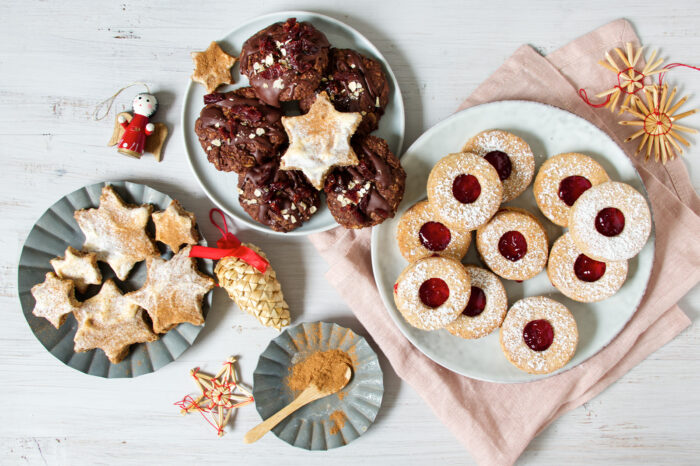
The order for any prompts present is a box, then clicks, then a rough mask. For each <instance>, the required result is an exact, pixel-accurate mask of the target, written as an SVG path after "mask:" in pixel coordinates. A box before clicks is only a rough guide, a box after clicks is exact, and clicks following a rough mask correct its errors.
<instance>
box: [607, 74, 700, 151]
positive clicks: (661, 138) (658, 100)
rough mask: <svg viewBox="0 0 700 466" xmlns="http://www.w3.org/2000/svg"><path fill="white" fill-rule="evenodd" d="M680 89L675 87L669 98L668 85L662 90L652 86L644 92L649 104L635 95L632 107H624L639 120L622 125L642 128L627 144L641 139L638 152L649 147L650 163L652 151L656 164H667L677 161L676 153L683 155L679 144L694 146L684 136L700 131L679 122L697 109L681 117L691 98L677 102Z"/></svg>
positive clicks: (627, 140)
mask: <svg viewBox="0 0 700 466" xmlns="http://www.w3.org/2000/svg"><path fill="white" fill-rule="evenodd" d="M676 90H677V89H676V88H675V87H674V88H673V90H672V91H671V93H670V95H669V94H668V85H666V84H664V85H663V86H661V87H659V86H649V87H648V88H647V89H645V90H644V96H645V97H646V105H645V103H644V101H643V99H642V98H641V97H639V96H634V98H633V99H632V100H631V105H630V106H623V109H624V110H625V111H627V112H629V113H630V114H631V115H633V116H635V117H637V120H631V121H621V122H620V124H621V125H627V126H640V127H641V128H640V129H639V130H638V131H637V132H635V133H634V134H632V135H631V136H630V137H628V138H627V139H625V142H629V141H632V140H634V139H637V138H638V137H641V138H642V139H641V140H640V141H639V145H638V146H637V150H636V153H637V154H639V153H640V152H642V150H643V149H644V148H645V146H646V155H645V157H644V160H645V161H646V160H649V157H650V156H651V151H652V148H653V150H654V160H655V161H657V162H659V161H661V162H662V163H664V164H665V163H666V162H667V161H668V160H673V159H674V158H676V154H678V155H682V154H683V148H682V147H681V146H680V145H679V144H678V143H679V142H680V143H681V144H683V145H684V146H686V147H688V146H690V143H689V142H688V141H687V140H686V139H685V138H684V137H683V136H682V135H681V134H680V133H697V132H698V131H697V130H695V129H693V128H689V127H687V126H682V125H679V124H678V123H677V122H678V120H681V119H682V118H685V117H687V116H690V115H692V114H694V113H696V112H697V109H692V110H688V111H686V112H683V113H679V114H677V113H676V112H677V111H678V109H679V108H680V107H681V106H682V105H683V104H684V103H685V101H686V100H688V96H685V97H683V98H682V99H680V100H679V101H678V102H675V103H674V98H675V96H676Z"/></svg>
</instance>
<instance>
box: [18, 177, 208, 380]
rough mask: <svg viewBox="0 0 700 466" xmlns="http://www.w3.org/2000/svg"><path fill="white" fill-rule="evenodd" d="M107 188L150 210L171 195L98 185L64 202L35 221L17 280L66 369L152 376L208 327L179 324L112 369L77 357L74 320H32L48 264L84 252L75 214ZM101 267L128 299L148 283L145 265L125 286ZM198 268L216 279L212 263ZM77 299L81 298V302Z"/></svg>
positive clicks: (40, 335)
mask: <svg viewBox="0 0 700 466" xmlns="http://www.w3.org/2000/svg"><path fill="white" fill-rule="evenodd" d="M108 184H111V185H112V186H114V189H115V190H116V191H117V193H118V194H119V196H121V197H122V199H124V201H126V202H128V203H132V204H152V205H153V206H154V209H155V210H163V209H165V208H166V207H167V206H168V204H169V203H170V201H171V200H172V198H171V197H170V196H168V195H167V194H163V193H161V192H159V191H156V190H155V189H153V188H151V187H149V186H146V185H143V184H137V183H130V182H128V181H108V182H103V183H95V184H92V185H89V186H85V187H83V188H80V189H78V190H77V191H74V192H72V193H70V194H68V195H67V196H65V197H63V198H62V199H60V200H59V201H58V202H56V203H55V204H54V205H52V206H51V207H49V209H48V210H47V211H46V212H44V214H43V215H42V216H41V217H40V218H39V220H37V222H36V223H35V224H34V227H33V228H32V230H31V231H30V232H29V236H27V240H26V241H25V243H24V247H23V248H22V255H21V256H20V259H19V270H18V274H17V275H18V276H17V284H18V290H19V300H20V303H21V305H22V312H23V313H24V317H25V318H26V319H27V323H29V327H30V328H31V329H32V332H34V335H35V336H36V337H37V339H38V340H39V341H40V342H41V344H42V345H44V347H45V348H46V349H47V350H49V352H50V353H51V354H53V355H54V356H55V357H56V358H58V359H59V360H60V361H62V362H63V363H64V364H66V365H67V366H70V367H72V368H73V369H77V370H79V371H80V372H84V373H86V374H90V375H97V376H100V377H107V378H115V377H136V376H139V375H143V374H148V373H150V372H154V371H156V370H158V369H160V368H161V367H163V366H165V365H166V364H168V363H170V362H172V361H174V360H175V359H177V358H178V356H180V355H181V354H182V353H183V352H184V351H185V350H186V349H187V348H189V347H190V346H191V345H192V343H193V342H194V340H195V338H197V335H198V334H199V332H200V331H201V330H202V328H203V327H204V326H203V325H202V326H195V325H192V324H188V323H184V324H180V325H178V326H177V327H175V328H174V329H172V330H170V331H169V332H168V333H166V334H165V335H162V336H161V337H160V338H159V339H158V340H156V341H153V342H150V343H140V344H137V345H134V346H132V348H131V351H130V352H129V355H128V356H127V357H126V358H125V359H124V360H123V361H122V362H120V363H119V364H112V363H110V362H109V360H108V359H107V356H105V354H104V352H103V351H102V350H100V349H95V350H91V351H87V352H84V353H76V352H74V351H73V337H74V335H75V331H76V329H77V327H78V323H77V321H76V320H75V318H74V317H73V315H69V316H68V319H66V322H65V323H64V324H63V325H62V326H61V327H60V328H59V329H56V328H54V326H53V325H51V323H49V321H48V320H46V319H44V318H41V317H36V316H35V315H34V314H32V309H34V297H33V296H32V294H31V292H30V290H31V289H32V287H33V286H34V285H36V284H37V283H41V282H43V281H44V276H45V275H46V273H47V272H51V271H53V269H52V268H51V264H50V263H49V261H50V260H51V259H53V258H54V257H58V256H63V255H64V253H65V251H66V248H67V247H68V246H73V247H74V248H76V249H78V250H79V249H81V248H82V246H83V242H84V241H85V236H84V235H83V233H82V231H80V228H78V224H77V223H76V221H75V219H74V218H73V212H75V211H76V210H78V209H86V208H90V207H98V206H99V204H100V194H101V192H102V188H103V187H104V186H105V185H108ZM200 237H201V235H200ZM200 244H202V245H205V246H206V241H205V240H204V239H202V240H201V241H200ZM158 247H159V248H160V250H161V252H162V253H163V257H164V258H168V257H170V256H172V253H171V252H170V251H169V250H167V252H166V249H167V248H165V247H164V246H163V245H162V244H160V243H158ZM99 264H100V270H101V272H102V277H103V279H104V280H106V279H108V278H113V279H114V281H115V282H116V283H117V285H118V286H119V288H120V289H121V290H122V292H124V293H127V292H129V291H132V290H136V289H138V288H140V287H141V285H142V284H143V282H144V281H145V279H146V264H145V262H140V263H138V264H136V265H135V266H134V268H133V269H132V270H131V273H130V274H129V277H128V278H127V279H126V280H125V281H120V280H118V279H117V278H116V277H115V275H114V272H113V271H112V269H111V268H110V267H109V266H108V265H107V264H104V263H102V262H100V263H99ZM199 265H200V269H202V270H203V271H205V272H206V273H208V274H209V275H212V274H213V268H214V265H213V262H212V261H210V260H200V262H199ZM97 291H99V285H90V288H89V289H88V291H87V293H86V295H85V296H92V295H94V294H96V293H97ZM78 298H79V299H80V298H81V297H80V296H78ZM83 298H84V297H83ZM211 300H212V293H208V294H207V295H206V296H205V298H204V303H203V305H202V311H203V313H204V316H205V317H206V315H207V312H208V310H209V308H210V306H211Z"/></svg>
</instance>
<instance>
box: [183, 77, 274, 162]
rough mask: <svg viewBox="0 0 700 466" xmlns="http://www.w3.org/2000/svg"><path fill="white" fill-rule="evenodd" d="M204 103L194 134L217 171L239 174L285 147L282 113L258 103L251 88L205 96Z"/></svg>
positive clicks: (269, 158) (271, 157)
mask: <svg viewBox="0 0 700 466" xmlns="http://www.w3.org/2000/svg"><path fill="white" fill-rule="evenodd" d="M204 103H205V104H206V106H205V107H204V108H203V109H202V111H201V113H200V116H199V118H197V121H196V122H195V125H194V131H195V133H197V137H198V138H199V143H200V144H201V145H202V149H204V151H205V152H206V154H207V160H209V162H211V163H213V164H214V166H216V169H217V170H221V171H225V172H228V171H235V172H236V173H238V174H242V173H244V172H245V171H246V170H247V169H249V168H251V167H253V166H255V165H259V164H261V163H265V162H267V161H269V160H272V159H276V158H277V157H278V155H279V152H280V149H281V147H282V146H283V145H285V144H287V133H285V131H284V128H283V127H282V122H281V117H282V113H281V112H280V110H279V109H277V108H274V107H270V106H269V105H266V104H264V103H262V102H260V100H258V98H257V97H256V95H255V91H254V90H253V88H252V87H243V88H241V89H236V90H235V91H231V92H226V93H218V92H217V93H213V94H208V95H205V96H204Z"/></svg>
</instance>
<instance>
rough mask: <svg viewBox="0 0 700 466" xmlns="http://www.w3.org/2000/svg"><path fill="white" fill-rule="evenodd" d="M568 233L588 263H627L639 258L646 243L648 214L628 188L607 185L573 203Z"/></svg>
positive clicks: (618, 185)
mask: <svg viewBox="0 0 700 466" xmlns="http://www.w3.org/2000/svg"><path fill="white" fill-rule="evenodd" d="M569 232H570V233H571V239H572V240H573V241H574V243H575V244H576V246H577V247H578V248H579V249H580V250H581V251H582V252H583V253H584V254H586V255H587V256H588V257H590V258H591V259H595V260H598V261H622V260H627V259H630V258H632V257H634V256H636V255H637V254H639V251H641V250H642V248H643V247H644V245H645V244H646V242H647V239H649V235H650V234H651V212H650V211H649V206H648V205H647V202H646V199H644V196H642V195H641V194H640V193H639V192H638V191H636V190H635V189H634V188H633V187H632V186H630V185H628V184H625V183H620V182H616V181H608V182H606V183H602V184H599V185H597V186H593V187H592V188H590V189H589V190H587V191H586V192H584V193H583V194H581V196H580V197H579V198H578V199H577V200H576V202H575V203H574V205H573V207H572V208H571V211H570V212H569Z"/></svg>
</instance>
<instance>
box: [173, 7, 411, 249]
mask: <svg viewBox="0 0 700 466" xmlns="http://www.w3.org/2000/svg"><path fill="white" fill-rule="evenodd" d="M287 18H297V20H299V21H309V22H311V23H312V24H313V25H314V26H315V27H316V28H318V29H319V30H320V31H322V32H323V33H324V34H325V35H326V37H328V40H329V41H330V43H331V44H332V45H333V47H337V48H352V49H355V50H357V51H359V52H360V53H362V54H364V55H367V56H368V57H371V58H374V59H375V60H377V61H379V62H380V63H381V64H382V66H383V68H384V72H385V73H386V76H387V79H388V80H389V82H390V92H389V104H388V105H387V106H386V111H385V112H384V115H383V116H382V119H381V121H380V122H379V129H378V130H377V131H375V132H374V133H372V134H374V135H375V136H379V137H381V138H384V139H386V141H387V143H388V144H389V147H390V148H391V150H392V151H394V153H395V154H397V155H398V154H400V153H401V146H402V143H403V136H404V125H405V115H404V107H403V100H402V98H401V90H400V89H399V83H398V81H397V80H396V77H395V76H394V73H393V71H392V70H391V68H390V67H389V63H388V62H387V61H386V59H385V58H384V56H383V55H382V54H381V52H380V51H379V50H378V49H377V48H376V47H375V46H374V45H373V44H372V43H371V42H370V41H369V40H368V39H367V38H366V37H365V36H363V35H362V34H360V33H359V32H358V31H356V30H355V29H353V28H351V27H350V26H348V25H347V24H345V23H343V22H341V21H338V20H337V19H334V18H331V17H330V16H325V15H322V14H318V13H310V12H306V11H280V12H277V13H271V14H268V15H264V16H258V17H256V18H252V19H250V20H247V21H245V22H241V23H240V24H238V25H237V26H236V28H235V29H233V30H232V31H231V32H229V33H228V35H226V36H225V37H223V38H222V39H221V40H219V41H218V42H219V44H221V46H222V47H223V49H224V50H225V51H227V52H229V53H231V54H237V53H239V52H240V50H241V46H242V45H243V42H245V41H246V39H248V38H249V37H250V36H252V35H253V34H255V33H256V32H258V31H260V30H261V29H264V28H266V27H267V26H269V25H271V24H273V23H275V22H277V21H285V20H286V19H287ZM201 45H202V48H204V47H205V46H206V45H208V44H201ZM231 73H232V75H233V77H234V80H235V82H236V84H235V85H234V86H229V87H225V86H222V87H221V88H219V89H218V90H219V91H224V92H225V91H229V90H232V89H234V88H238V87H243V86H247V85H248V78H246V77H245V76H241V75H240V73H239V71H238V64H236V65H234V67H233V69H232V71H231ZM204 94H206V91H205V89H204V86H202V85H201V84H199V83H195V82H192V80H190V81H189V82H188V84H187V89H186V90H185V96H184V105H183V106H182V135H183V139H184V142H185V150H186V151H187V158H188V160H189V162H190V166H191V167H192V171H193V172H194V176H195V177H196V178H197V180H198V181H199V184H200V185H201V186H202V189H204V192H205V193H206V194H207V196H209V199H211V200H212V202H213V203H214V204H216V205H217V206H219V207H220V208H221V209H222V210H224V211H225V212H226V213H227V214H229V215H230V216H232V217H234V218H235V219H236V220H239V221H241V222H243V223H245V224H247V225H248V226H250V227H251V228H255V229H257V230H261V231H264V232H266V233H271V234H276V235H287V236H293V235H308V234H310V233H317V232H319V231H324V230H328V229H330V228H333V227H336V226H338V224H337V223H336V222H335V220H333V216H332V215H331V213H330V211H329V210H328V208H327V207H326V203H325V202H321V207H320V208H319V211H318V213H317V214H316V215H314V216H313V217H312V218H311V219H310V220H309V221H308V222H306V223H305V224H304V225H302V226H301V227H299V228H297V229H296V230H294V231H290V232H287V233H282V232H277V231H274V230H272V229H271V228H269V227H267V226H266V225H263V224H261V223H257V222H256V221H254V220H253V219H252V218H250V216H249V215H248V214H247V213H246V212H245V211H244V210H243V208H242V207H241V206H240V204H239V203H238V194H237V187H236V186H237V181H238V177H237V175H236V174H235V173H232V172H229V173H226V172H220V171H217V170H216V168H214V165H212V164H211V163H209V162H208V161H207V157H206V154H205V153H204V151H203V150H202V147H201V146H200V145H199V140H198V139H197V135H196V134H195V132H194V123H195V121H196V120H197V118H199V112H200V111H201V110H202V107H203V102H202V97H203V96H204Z"/></svg>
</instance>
